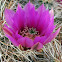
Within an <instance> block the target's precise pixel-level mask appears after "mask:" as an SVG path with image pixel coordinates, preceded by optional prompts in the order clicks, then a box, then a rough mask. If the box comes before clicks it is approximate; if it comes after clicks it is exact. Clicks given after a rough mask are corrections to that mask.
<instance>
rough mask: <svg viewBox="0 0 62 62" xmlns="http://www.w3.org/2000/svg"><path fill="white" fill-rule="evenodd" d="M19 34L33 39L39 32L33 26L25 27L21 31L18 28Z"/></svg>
mask: <svg viewBox="0 0 62 62" xmlns="http://www.w3.org/2000/svg"><path fill="white" fill-rule="evenodd" d="M20 35H22V36H23V37H28V38H30V39H32V40H34V38H35V37H36V36H39V32H38V31H36V29H34V28H28V27H25V28H24V29H23V30H22V31H21V30H20Z"/></svg>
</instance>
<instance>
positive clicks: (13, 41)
mask: <svg viewBox="0 0 62 62" xmlns="http://www.w3.org/2000/svg"><path fill="white" fill-rule="evenodd" d="M6 37H8V38H9V39H10V41H11V42H12V43H13V45H15V46H19V43H18V42H17V40H16V39H15V38H14V37H12V36H10V35H8V34H6Z"/></svg>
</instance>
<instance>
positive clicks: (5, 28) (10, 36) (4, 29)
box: [3, 27, 19, 46]
mask: <svg viewBox="0 0 62 62" xmlns="http://www.w3.org/2000/svg"><path fill="white" fill-rule="evenodd" d="M3 31H4V32H5V36H6V37H8V38H9V39H10V40H11V41H12V43H13V44H14V45H15V46H18V45H19V43H18V42H17V41H16V38H14V37H13V36H12V35H13V32H12V31H11V29H9V28H8V27H3Z"/></svg>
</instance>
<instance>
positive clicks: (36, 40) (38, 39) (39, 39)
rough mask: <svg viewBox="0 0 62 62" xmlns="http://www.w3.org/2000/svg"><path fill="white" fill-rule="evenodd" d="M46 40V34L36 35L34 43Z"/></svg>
mask: <svg viewBox="0 0 62 62" xmlns="http://www.w3.org/2000/svg"><path fill="white" fill-rule="evenodd" d="M45 40H46V36H42V37H39V36H38V37H35V39H34V44H36V43H37V42H40V43H42V44H43V43H44V41H45Z"/></svg>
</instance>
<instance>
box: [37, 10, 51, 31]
mask: <svg viewBox="0 0 62 62" xmlns="http://www.w3.org/2000/svg"><path fill="white" fill-rule="evenodd" d="M43 16H44V17H43ZM38 22H39V24H38V26H37V30H38V31H40V32H42V31H44V29H45V28H47V27H48V25H49V23H50V14H49V11H48V10H47V11H45V12H44V13H43V14H42V15H41V17H40V20H39V21H38Z"/></svg>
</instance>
